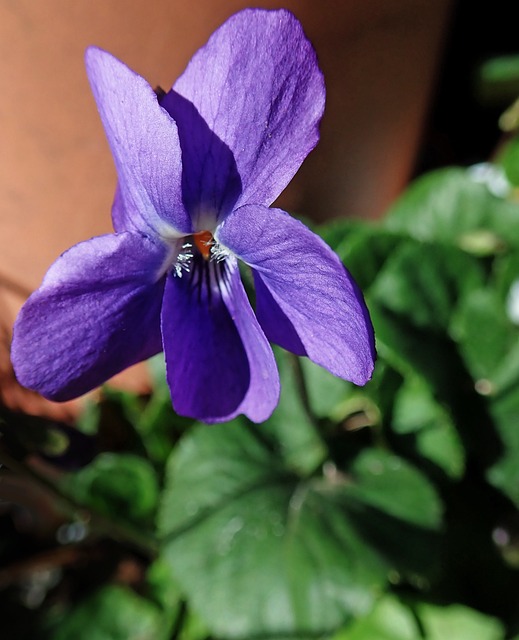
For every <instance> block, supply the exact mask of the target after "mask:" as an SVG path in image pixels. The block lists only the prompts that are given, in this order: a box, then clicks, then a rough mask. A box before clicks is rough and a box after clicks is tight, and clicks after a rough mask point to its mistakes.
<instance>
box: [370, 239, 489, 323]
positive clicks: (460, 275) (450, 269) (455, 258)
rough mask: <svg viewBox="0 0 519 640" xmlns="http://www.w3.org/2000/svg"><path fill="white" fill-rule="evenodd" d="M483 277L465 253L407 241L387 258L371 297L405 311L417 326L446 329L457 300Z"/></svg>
mask: <svg viewBox="0 0 519 640" xmlns="http://www.w3.org/2000/svg"><path fill="white" fill-rule="evenodd" d="M483 279H484V273H483V270H482V268H481V267H480V265H479V264H478V262H477V261H476V260H475V259H474V258H472V257H471V256H469V255H467V254H466V253H463V252H462V251H460V250H458V249H456V248H454V247H447V246H442V245H429V244H423V243H417V242H409V241H408V242H406V243H404V244H401V245H400V247H399V248H398V249H397V250H396V251H395V253H394V254H393V255H392V256H391V258H390V259H389V260H388V261H387V262H386V264H385V266H384V268H383V269H382V271H381V272H380V273H379V275H378V277H377V279H376V280H375V283H374V285H373V286H372V287H371V290H370V299H372V300H376V301H377V302H380V303H382V304H383V305H384V306H385V307H386V308H387V309H390V310H391V311H394V312H395V313H398V314H402V315H406V316H407V317H408V318H409V320H410V321H411V322H412V323H413V324H415V325H416V326H418V327H427V328H431V329H434V330H443V331H445V330H446V329H447V327H448V325H449V322H450V318H451V314H452V311H453V309H454V308H455V307H456V305H457V303H458V300H459V299H460V298H462V297H463V296H464V295H466V293H467V292H468V291H471V290H472V289H474V288H475V287H477V286H481V285H482V283H483Z"/></svg>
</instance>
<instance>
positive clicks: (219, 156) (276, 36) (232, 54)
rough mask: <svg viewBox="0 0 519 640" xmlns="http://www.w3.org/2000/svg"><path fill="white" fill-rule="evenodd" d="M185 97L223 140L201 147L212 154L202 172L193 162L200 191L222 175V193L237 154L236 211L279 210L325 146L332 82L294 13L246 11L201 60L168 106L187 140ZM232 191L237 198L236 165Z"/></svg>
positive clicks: (198, 55)
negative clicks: (277, 204)
mask: <svg viewBox="0 0 519 640" xmlns="http://www.w3.org/2000/svg"><path fill="white" fill-rule="evenodd" d="M177 94H180V96H183V98H185V99H187V100H188V101H190V102H191V103H192V104H193V105H194V107H195V109H196V111H197V112H198V114H199V115H200V116H201V118H202V119H203V121H205V123H206V124H207V126H208V128H209V130H210V131H211V132H212V134H213V135H215V136H216V137H217V139H218V140H219V144H215V143H214V141H213V142H211V136H209V135H208V136H207V137H206V140H205V142H204V144H200V142H199V146H200V148H201V149H202V148H203V147H204V146H205V148H206V151H207V153H205V154H202V155H201V157H200V159H199V160H198V164H197V165H196V166H195V162H194V161H193V162H190V166H189V167H188V169H189V174H190V176H192V181H193V183H194V184H195V183H196V181H197V178H198V180H199V182H201V183H203V184H206V183H205V182H204V180H207V175H209V176H211V175H212V176H215V175H216V176H218V179H217V180H215V181H214V184H216V185H221V183H222V182H223V178H222V174H221V169H220V167H222V166H223V167H228V166H230V165H229V156H228V150H230V151H231V152H232V156H233V157H234V160H235V162H236V167H237V172H238V174H239V177H240V179H241V189H242V193H241V195H239V198H238V200H237V204H236V206H239V205H240V204H245V203H259V204H265V205H269V204H271V203H272V202H273V201H274V200H275V198H277V196H278V195H279V194H280V193H281V191H282V190H283V189H284V188H285V187H286V185H287V184H288V183H289V182H290V180H291V179H292V177H293V176H294V174H295V173H296V171H297V170H298V169H299V167H300V165H301V163H302V162H303V160H304V159H305V158H306V156H307V155H308V153H309V152H310V151H311V150H312V149H313V148H314V146H315V145H316V144H317V141H318V138H319V131H318V126H319V122H320V120H321V117H322V114H323V110H324V99H325V89H324V81H323V77H322V74H321V71H320V69H319V67H318V64H317V59H316V55H315V51H314V49H313V48H312V45H311V44H310V43H309V41H308V40H307V38H306V36H305V34H304V33H303V30H302V27H301V25H300V23H299V22H298V20H297V19H296V18H295V17H294V16H293V15H292V14H291V13H290V12H289V11H286V10H277V11H265V10H263V9H245V10H244V11H240V12H239V13H237V14H235V15H234V16H232V17H231V18H230V19H229V20H227V22H225V23H224V24H223V25H222V26H221V27H220V28H219V29H217V30H216V31H215V32H214V33H213V35H212V36H211V38H210V39H209V41H208V43H207V44H206V45H205V46H204V47H202V48H201V49H200V50H199V51H198V52H197V53H196V54H195V55H194V56H193V58H192V59H191V62H190V63H189V64H188V66H187V69H186V71H185V72H184V74H183V75H182V76H181V77H180V78H179V79H178V80H177V82H176V83H175V84H174V86H173V91H172V92H170V93H169V94H167V95H166V96H165V98H164V99H163V101H162V104H163V106H164V107H165V108H166V109H168V111H169V112H170V113H172V114H173V113H174V117H175V120H176V121H177V126H178V128H179V134H180V138H181V140H182V138H183V136H187V134H188V129H189V128H190V127H191V128H192V119H193V118H192V114H190V113H189V110H187V109H185V107H182V105H180V106H179V104H178V95H177ZM183 113H184V114H185V115H184V117H182V116H183ZM199 130H200V131H201V130H202V128H201V127H199ZM200 135H201V134H200ZM184 162H185V160H184ZM204 172H205V173H204ZM207 190H208V191H210V190H211V189H207ZM229 191H230V192H231V193H235V192H236V176H235V175H234V172H233V168H232V163H231V169H230V171H229V187H228V189H227V193H228V192H229ZM191 195H193V194H191ZM201 204H202V205H204V204H206V203H203V202H202V203H201Z"/></svg>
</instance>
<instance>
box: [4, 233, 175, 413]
mask: <svg viewBox="0 0 519 640" xmlns="http://www.w3.org/2000/svg"><path fill="white" fill-rule="evenodd" d="M165 259H166V249H165V248H164V247H163V246H161V245H157V244H155V243H153V242H152V241H151V240H149V239H148V238H146V237H144V236H142V235H139V234H134V233H121V234H116V235H107V236H100V237H97V238H92V239H91V240H87V241H86V242H82V243H81V244H78V245H76V246H74V247H72V248H71V249H69V250H68V251H66V252H65V253H64V254H63V255H62V256H61V257H60V258H58V260H56V262H55V263H54V264H53V265H52V267H51V268H50V269H49V271H48V273H47V275H46V276H45V278H44V280H43V283H42V285H41V287H40V288H39V289H38V290H37V291H35V292H34V293H33V294H32V295H31V296H30V297H29V299H28V300H27V302H26V303H25V304H24V306H23V307H22V310H21V311H20V314H19V316H18V318H17V320H16V323H15V326H14V332H13V342H12V347H11V358H12V361H13V366H14V370H15V373H16V376H17V378H18V380H19V381H20V383H21V384H23V385H24V386H26V387H28V388H30V389H34V390H35V391H38V392H39V393H41V394H42V395H44V396H45V397H47V398H49V399H51V400H58V401H63V400H70V399H71V398H75V397H77V396H80V395H82V394H84V393H86V392H87V391H90V390H91V389H93V388H95V387H97V386H99V385H100V384H102V383H103V382H105V381H106V380H108V379H109V378H111V377H112V376H113V375H115V374H116V373H119V372H120V371H122V370H123V369H125V368H126V367H129V366H131V365H132V364H135V363H136V362H139V361H141V360H144V359H146V358H148V357H151V356H152V355H154V354H156V353H158V352H159V351H161V349H162V343H161V335H160V307H161V303H162V295H163V289H164V279H163V278H162V277H161V276H160V272H161V267H162V265H163V264H164V261H165Z"/></svg>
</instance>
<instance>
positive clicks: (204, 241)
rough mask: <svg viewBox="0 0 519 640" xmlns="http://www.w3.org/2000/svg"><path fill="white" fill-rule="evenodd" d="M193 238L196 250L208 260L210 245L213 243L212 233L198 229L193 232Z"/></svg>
mask: <svg viewBox="0 0 519 640" xmlns="http://www.w3.org/2000/svg"><path fill="white" fill-rule="evenodd" d="M193 240H194V243H195V246H196V248H197V249H198V251H200V253H201V254H202V256H203V257H204V258H205V259H206V260H209V257H210V255H211V246H212V244H213V234H212V233H211V232H210V231H199V232H198V233H195V234H193Z"/></svg>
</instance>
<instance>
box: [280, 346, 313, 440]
mask: <svg viewBox="0 0 519 640" xmlns="http://www.w3.org/2000/svg"><path fill="white" fill-rule="evenodd" d="M287 355H288V357H289V359H290V365H291V367H292V371H293V372H294V380H295V383H296V388H297V392H298V394H299V397H300V399H301V404H302V405H303V409H304V410H305V412H306V415H307V416H308V418H309V419H310V421H311V423H312V424H313V426H314V427H315V428H316V429H318V428H319V426H320V425H319V418H318V417H317V416H316V415H315V413H314V412H313V409H312V405H311V404H310V395H309V393H308V386H307V384H306V379H305V372H304V371H303V367H302V366H301V359H300V358H299V356H296V355H294V354H293V353H288V354H287Z"/></svg>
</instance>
